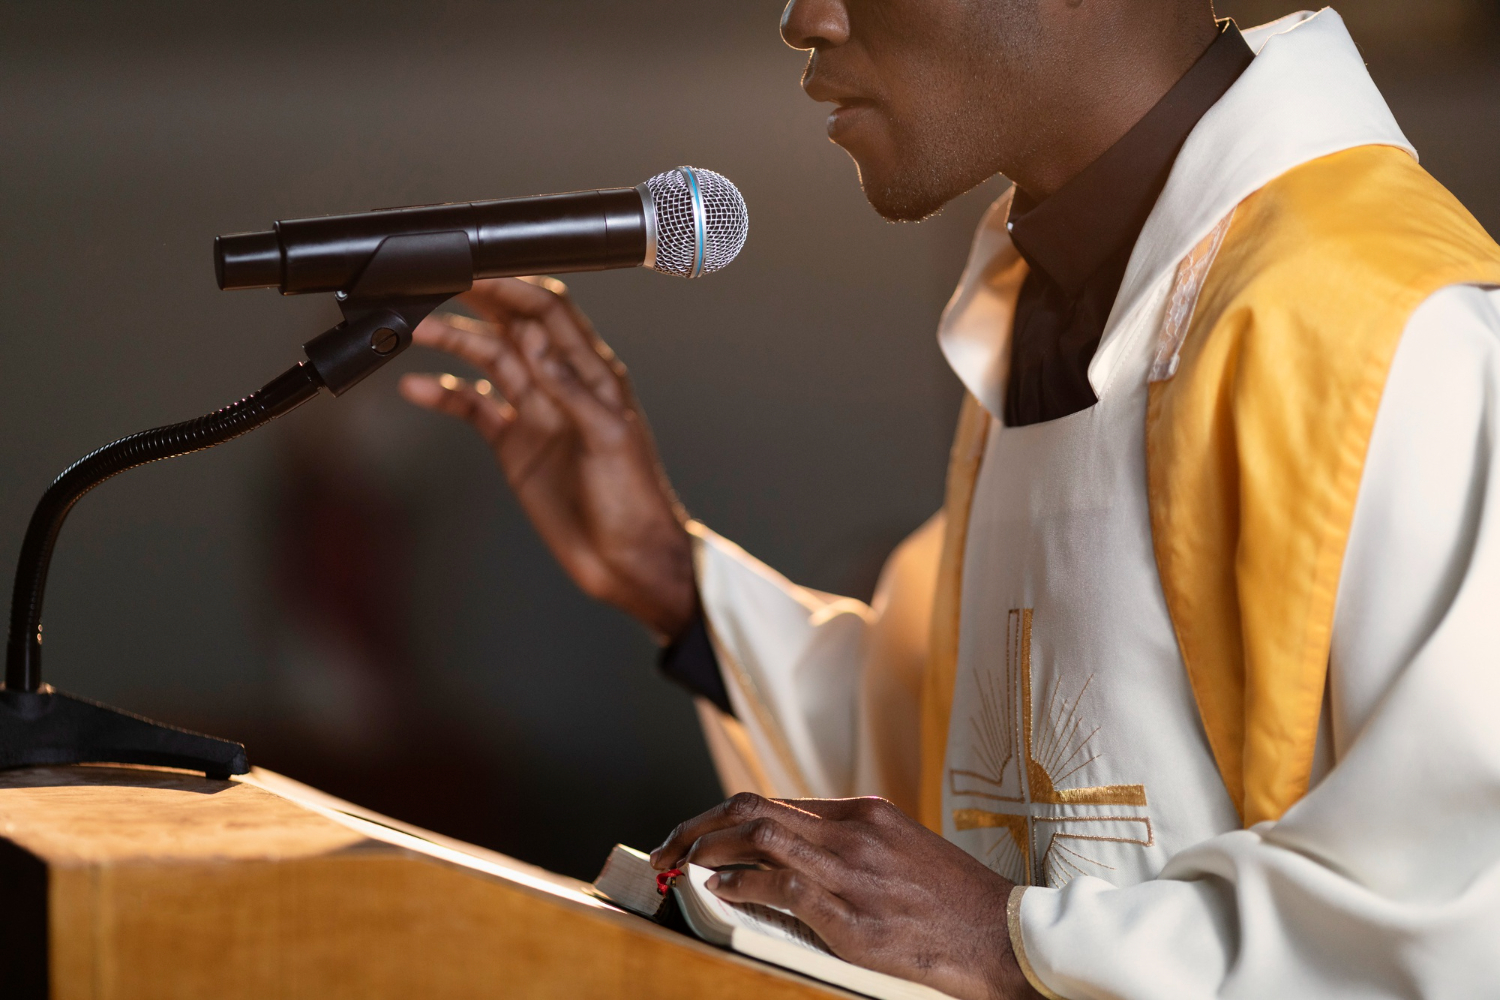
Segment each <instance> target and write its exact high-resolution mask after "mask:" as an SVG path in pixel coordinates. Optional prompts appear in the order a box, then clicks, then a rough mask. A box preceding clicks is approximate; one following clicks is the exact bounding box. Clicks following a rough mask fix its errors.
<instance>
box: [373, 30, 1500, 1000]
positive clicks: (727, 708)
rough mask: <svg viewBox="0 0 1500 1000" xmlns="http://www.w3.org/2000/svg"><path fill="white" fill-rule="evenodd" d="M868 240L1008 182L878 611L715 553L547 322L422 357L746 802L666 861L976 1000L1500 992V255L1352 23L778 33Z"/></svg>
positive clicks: (533, 285) (453, 338) (539, 306)
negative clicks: (944, 477)
mask: <svg viewBox="0 0 1500 1000" xmlns="http://www.w3.org/2000/svg"><path fill="white" fill-rule="evenodd" d="M782 35H783V37H784V38H785V39H786V41H787V42H788V43H789V44H791V45H793V46H794V47H796V48H799V49H806V50H809V51H810V52H811V59H810V62H809V64H808V68H807V72H806V74H805V75H804V77H803V85H804V87H805V89H806V90H807V92H808V94H809V95H810V96H812V97H813V98H814V99H816V100H820V101H827V102H831V103H832V104H834V105H835V109H834V111H833V113H832V114H831V116H830V118H829V125H828V128H829V134H830V137H831V138H832V139H833V140H834V141H835V142H837V143H839V144H840V145H841V146H843V147H844V148H845V149H846V150H848V151H849V153H850V154H851V155H852V156H853V158H854V160H855V161H856V163H857V164H858V167H859V173H860V179H861V182H862V185H863V187H864V190H865V193H866V195H867V197H868V198H869V200H870V202H871V204H872V205H873V206H874V208H875V209H876V210H877V211H878V212H880V213H881V214H882V215H884V216H886V217H887V218H891V219H919V218H922V217H924V216H926V215H928V214H930V213H932V212H934V211H936V210H937V209H938V208H939V207H941V206H942V205H943V204H944V203H945V202H947V201H948V200H950V199H952V198H954V197H956V196H957V195H958V194H960V193H962V192H963V191H965V190H968V189H969V188H971V187H973V186H974V185H975V184H977V183H979V182H981V181H982V180H984V179H985V178H987V177H989V176H992V175H994V174H996V173H1001V174H1004V175H1005V176H1006V177H1007V178H1009V179H1010V180H1011V181H1012V182H1013V186H1012V188H1011V189H1010V191H1009V192H1008V193H1007V194H1005V195H1004V196H1003V197H1001V199H1000V200H999V201H998V202H997V203H996V204H995V205H994V206H993V207H992V208H991V209H990V211H989V213H988V214H987V215H986V216H985V218H984V220H983V221H982V223H981V224H980V227H979V230H978V232H977V233H976V235H975V238H974V244H973V250H972V253H971V255H970V258H969V262H968V265H967V267H966V269H965V271H964V274H963V276H962V279H961V281H960V283H959V286H958V288H957V290H956V291H955V293H954V295H953V298H952V300H951V301H950V303H949V305H948V307H947V309H946V311H945V312H944V315H943V317H942V320H941V323H940V326H939V330H938V344H939V346H940V348H941V350H942V352H943V354H944V356H945V357H946V358H947V360H948V363H949V364H950V366H951V367H952V369H953V372H954V374H955V375H956V377H957V378H958V379H959V380H960V381H961V382H962V384H963V386H964V387H965V389H966V390H967V396H966V401H965V404H964V407H963V411H962V414H961V416H960V419H959V426H958V431H957V435H956V439H955V441H954V445H953V449H952V453H951V458H950V466H949V472H948V481H947V499H946V503H945V506H944V509H943V510H942V511H941V512H940V513H938V514H937V515H936V516H934V518H933V519H932V520H931V521H929V522H928V523H927V524H926V525H924V526H923V527H922V528H921V529H919V530H918V531H917V532H916V533H915V534H914V535H913V536H912V537H911V538H909V539H908V540H907V541H906V542H905V543H903V544H902V545H901V546H900V547H899V548H898V549H897V550H896V551H895V552H894V553H893V554H892V556H891V558H890V560H889V562H888V563H887V565H886V568H885V570H884V572H883V574H882V577H881V581H880V584H879V587H878V589H877V593H876V595H875V598H874V600H873V601H872V602H871V603H870V604H868V605H866V604H863V603H861V602H858V601H854V600H850V599H846V598H839V597H834V596H831V595H828V594H824V593H819V592H816V591H811V590H808V589H805V588H802V587H799V586H797V585H796V584H794V583H792V582H791V581H789V580H787V579H785V578H783V577H782V576H780V575H779V574H777V573H776V572H775V571H774V570H772V569H771V568H769V567H767V566H765V565H763V564H762V563H760V562H757V561H756V560H755V559H754V558H753V557H752V556H750V555H749V554H747V553H746V552H744V551H743V550H741V549H739V548H738V547H736V546H735V545H734V544H733V543H732V542H730V541H728V540H726V539H724V538H721V537H719V536H718V535H716V534H714V533H713V531H711V530H710V529H709V528H708V527H706V526H704V525H701V524H698V523H697V522H694V521H692V520H690V519H688V518H687V517H686V516H685V514H684V513H683V512H682V510H681V508H680V506H679V505H678V504H677V502H676V500H675V498H674V497H673V494H672V492H671V490H670V487H669V486H668V485H667V482H666V480H665V477H664V476H663V474H662V472H661V470H660V466H659V463H658V462H657V460H656V457H655V454H654V451H653V448H652V444H651V440H650V437H649V434H648V433H647V430H646V425H645V422H644V420H643V419H642V417H641V415H640V413H639V411H638V409H637V407H636V405H635V403H634V401H633V399H632V397H631V394H630V390H629V385H628V381H627V380H626V378H625V375H624V372H623V369H622V368H621V367H620V365H619V363H618V361H617V360H616V359H615V357H614V356H613V354H611V353H610V351H609V349H608V348H607V347H605V346H604V344H603V343H602V341H600V339H599V338H598V336H597V335H596V333H595V332H594V331H593V329H592V328H591V327H590V325H589V323H588V321H587V319H586V318H585V317H584V316H583V315H582V314H581V313H580V312H579V310H578V309H577V308H576V306H575V305H574V304H573V303H572V302H571V301H570V300H569V299H568V298H567V296H566V293H565V290H564V289H563V288H562V287H561V286H560V285H559V284H557V283H555V282H552V281H550V280H545V279H539V280H535V281H514V280H506V281H497V282H490V283H482V284H481V285H479V286H478V287H476V289H475V290H474V291H473V292H472V293H470V295H469V297H468V301H469V303H470V304H471V305H472V306H473V307H474V310H475V311H476V312H477V313H478V314H479V315H480V316H482V317H484V319H485V322H471V321H465V320H461V319H458V318H450V319H446V320H433V321H429V322H428V323H427V324H425V325H424V326H423V327H422V328H421V329H420V330H419V331H418V342H420V343H424V344H427V345H429V346H433V347H438V348H440V349H444V350H448V351H450V352H452V353H453V354H455V355H457V356H458V357H461V358H463V359H465V360H467V361H469V362H472V363H473V364H475V365H477V366H479V367H480V368H481V369H483V370H484V371H485V373H486V375H487V376H488V380H487V381H488V382H489V383H493V388H491V386H490V385H489V384H481V383H473V382H468V381H465V380H461V379H455V378H453V377H451V376H443V377H442V378H431V377H425V376H408V377H407V378H406V379H405V380H404V381H403V385H402V391H403V392H404V393H405V394H406V396H407V397H408V398H409V399H411V400H412V401H414V402H416V403H418V404H420V405H424V406H428V407H432V408H434V409H438V410H441V411H443V412H447V413H451V414H454V415H456V416H459V417H462V418H464V419H466V420H468V421H469V422H470V423H471V424H472V425H473V426H474V427H475V428H476V429H477V430H478V431H479V432H480V433H481V434H482V435H484V437H485V438H486V440H487V441H488V442H489V443H490V445H491V446H492V448H493V450H494V451H495V454H496V456H497V458H498V460H499V462H500V464H501V466H502V467H503V468H504V470H505V472H506V475H507V477H508V479H509V482H510V484H511V486H512V488H513V489H514V490H515V492H516V495H517V496H518V498H519V499H520V502H521V503H522V505H523V506H524V507H525V509H526V510H527V511H528V513H529V514H530V516H531V517H532V519H533V521H534V523H535V524H536V526H537V529H538V531H539V532H540V534H541V535H542V537H543V538H544V539H545V540H546V542H547V543H548V545H549V546H550V547H551V549H552V551H553V552H554V554H555V555H556V556H557V558H558V559H559V560H560V562H561V563H562V565H563V566H564V567H565V568H566V569H567V571H568V572H569V573H570V574H571V575H572V577H573V578H574V580H576V581H577V583H578V584H579V586H581V587H582V588H583V589H584V590H585V591H586V592H588V593H589V594H591V595H593V596H595V597H597V598H599V599H601V600H605V601H608V602H610V603H612V604H615V605H616V606H618V607H621V608H623V609H625V610H626V611H628V612H630V613H632V614H633V615H635V616H636V617H637V618H639V619H640V620H641V621H642V622H644V623H645V624H646V625H647V626H648V627H649V628H651V629H652V630H653V631H654V632H655V633H656V634H657V635H658V636H659V637H660V638H661V639H662V641H663V643H664V645H665V647H666V652H665V654H664V666H665V668H666V669H667V670H668V672H669V673H670V674H672V675H673V676H675V677H677V678H678V679H680V680H682V681H683V682H684V683H685V684H687V685H688V686H689V687H691V688H692V689H693V690H694V691H695V692H696V693H697V694H699V695H700V698H699V701H698V704H699V707H700V715H701V717H702V720H703V724H704V726H705V730H706V732H707V735H708V739H709V744H710V747H711V749H712V750H713V753H714V755H715V760H716V763H717V765H718V768H719V771H720V775H721V777H722V779H723V781H724V784H725V785H726V788H727V789H729V790H730V791H734V792H738V793H739V794H735V795H734V796H733V797H732V798H730V799H729V800H728V801H727V802H725V803H724V804H723V805H721V806H719V807H717V808H715V809H714V810H711V811H710V812H708V813H706V814H704V815H702V816H699V817H696V818H693V819H690V820H687V821H686V822H684V823H683V824H682V825H681V826H679V827H678V828H677V829H676V830H674V831H673V832H672V834H671V836H670V837H668V839H667V840H666V842H665V843H663V844H662V846H661V847H660V848H658V849H657V851H656V853H655V854H654V855H653V861H654V862H655V863H656V864H657V866H658V867H659V868H668V867H671V866H675V865H678V864H680V863H682V862H683V861H693V862H696V863H699V864H703V865H708V866H711V867H720V866H725V865H730V864H746V863H750V864H754V865H756V866H757V867H755V868H751V869H739V870H733V871H725V872H722V873H721V874H719V875H718V876H716V879H715V881H714V882H712V883H711V885H712V886H714V888H715V891H716V892H718V893H719V894H720V895H722V896H723V897H724V898H726V899H731V900H742V901H754V902H760V903H768V904H771V905H775V906H781V907H784V908H786V909H789V910H791V911H792V912H794V913H796V914H798V915H799V916H801V917H802V918H803V919H805V920H806V921H807V922H808V923H809V924H810V925H811V926H812V927H813V928H814V929H815V930H817V931H818V933H819V934H821V935H822V936H823V938H824V939H825V940H826V941H827V942H828V944H829V945H830V946H831V947H832V948H833V949H834V951H836V952H837V953H838V954H840V955H841V956H843V957H844V958H847V959H849V960H850V961H853V962H856V963H860V964H863V965H867V966H870V967H872V968H876V969H879V970H881V971H885V972H890V973H894V974H896V975H900V976H905V977H907V978H909V979H913V980H917V981H920V982H924V983H928V984H930V985H932V986H935V987H937V988H939V989H941V990H944V991H946V992H948V993H950V994H952V995H954V996H958V997H976V998H977V997H1020V996H1037V995H1041V996H1047V997H1067V998H1073V1000H1082V998H1096V997H1097V998H1105V997H1110V998H1114V997H1132V998H1133V997H1142V998H1144V997H1193V998H1197V997H1203V998H1207V997H1219V996H1226V997H1228V996H1236V997H1270V996H1286V997H1293V996H1296V997H1302V996H1355V995H1357V996H1379V997H1395V996H1431V997H1449V996H1451V997H1472V996H1479V995H1489V994H1491V993H1493V992H1494V991H1495V989H1496V985H1495V984H1496V983H1500V948H1497V947H1496V941H1497V937H1496V928H1497V927H1500V724H1497V722H1496V719H1497V717H1500V652H1497V650H1500V455H1497V452H1496V449H1497V445H1500V292H1496V291H1493V290H1492V289H1494V288H1496V287H1497V286H1500V247H1497V246H1496V245H1495V243H1494V242H1493V241H1492V240H1491V239H1490V238H1489V236H1488V235H1486V233H1485V232H1484V231H1483V229H1482V228H1481V227H1480V226H1479V225H1478V223H1476V222H1475V220H1474V219H1473V218H1472V217H1471V216H1470V215H1469V214H1468V213H1467V212H1466V211H1465V210H1464V208H1463V207H1462V206H1461V205H1460V204H1459V203H1458V202H1457V201H1456V200H1455V199H1454V198H1453V197H1452V196H1451V195H1450V194H1449V193H1448V192H1447V191H1445V190H1444V189H1443V188H1442V187H1441V186H1440V185H1438V184H1437V183H1436V182H1435V181H1434V180H1433V179H1432V178H1431V177H1430V176H1429V175H1427V174H1426V173H1425V172H1424V171H1423V170H1422V169H1421V167H1420V166H1419V165H1418V162H1417V153H1416V150H1414V149H1413V148H1412V146H1411V144H1410V143H1409V142H1408V141H1407V139H1406V138H1405V136H1404V135H1403V134H1402V132H1401V130H1400V128H1399V127H1398V126H1397V124H1396V122H1395V120H1394V118H1393V117H1392V115H1391V113H1390V111H1389V110H1388V108H1387V107H1386V104H1385V102H1384V101H1383V100H1382V98H1381V96H1380V94H1379V92H1378V91H1377V90H1376V88H1375V86H1374V85H1373V83H1372V82H1371V80H1370V78H1369V76H1368V74H1367V73H1366V71H1365V68H1364V64H1363V62H1362V60H1361V58H1360V56H1359V52H1358V50H1357V49H1356V48H1355V46H1354V43H1353V42H1352V40H1351V39H1350V37H1349V35H1348V33H1347V31H1346V30H1345V27H1344V25H1343V22H1342V21H1341V20H1340V18H1339V16H1338V15H1337V14H1336V13H1335V12H1333V11H1332V10H1324V11H1322V12H1320V13H1317V14H1296V15H1292V16H1289V17H1287V18H1283V19H1282V20H1280V21H1277V22H1274V23H1272V24H1268V25H1265V26H1263V27H1259V28H1255V29H1253V30H1248V31H1244V32H1241V31H1240V30H1239V29H1238V28H1236V26H1235V25H1234V24H1232V23H1230V22H1227V21H1224V22H1216V21H1215V20H1214V18H1213V13H1212V9H1211V6H1210V4H1209V3H1208V2H1206V0H996V2H992V3H962V2H956V0H792V2H791V3H790V4H788V6H787V8H786V11H785V14H784V15H783V19H782Z"/></svg>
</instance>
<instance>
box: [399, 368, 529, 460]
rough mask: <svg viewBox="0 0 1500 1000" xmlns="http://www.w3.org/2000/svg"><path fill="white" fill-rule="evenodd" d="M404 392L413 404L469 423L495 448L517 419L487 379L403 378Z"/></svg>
mask: <svg viewBox="0 0 1500 1000" xmlns="http://www.w3.org/2000/svg"><path fill="white" fill-rule="evenodd" d="M400 392H401V395H402V396H404V397H406V399H407V400H408V401H409V402H412V403H415V404H416V405H418V406H421V407H425V408H426V409H429V410H436V411H437V412H439V413H446V414H448V415H449V416H452V417H458V418H459V419H460V420H463V421H464V422H466V423H468V424H469V425H470V426H472V427H473V428H474V429H475V430H476V431H478V432H479V434H480V436H481V437H483V438H484V439H485V441H486V442H488V443H489V445H490V447H492V448H495V447H498V446H499V444H500V438H501V437H502V436H503V435H504V433H505V431H506V430H507V429H508V428H509V427H510V426H511V424H513V423H514V422H515V419H516V411H515V408H514V407H512V406H511V405H510V404H509V403H507V402H505V401H504V400H501V399H498V398H496V396H495V394H494V390H493V388H492V387H491V385H490V383H489V382H487V381H485V380H484V379H480V380H479V381H477V382H471V381H469V380H468V379H461V378H457V377H455V376H453V375H403V376H401V382H400Z"/></svg>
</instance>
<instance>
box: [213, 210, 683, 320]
mask: <svg viewBox="0 0 1500 1000" xmlns="http://www.w3.org/2000/svg"><path fill="white" fill-rule="evenodd" d="M645 187H646V185H641V187H640V188H605V189H601V190H597V191H577V192H572V193H569V194H548V195H538V196H535V197H530V198H507V199H502V200H499V201H475V202H457V203H453V204H447V205H428V206H419V207H415V208H394V209H386V210H383V211H376V212H364V213H360V214H358V215H333V216H324V217H322V218H314V219H294V220H289V221H285V222H278V223H276V224H275V228H274V229H272V230H271V231H269V232H261V233H237V234H234V235H228V236H219V237H216V238H215V240H214V272H215V276H216V277H217V278H218V282H219V287H220V288H221V289H239V288H278V289H280V290H281V292H282V294H284V295H299V294H304V293H309V292H337V291H347V290H349V289H350V288H352V287H354V286H355V284H356V283H357V282H358V281H359V279H360V276H361V274H363V272H364V270H365V268H366V266H367V265H369V264H370V262H371V261H372V260H373V259H374V258H375V256H376V254H377V252H378V251H379V250H380V249H381V245H382V244H383V243H385V242H386V241H387V240H390V239H392V238H402V237H414V236H428V235H433V234H455V235H456V234H459V233H462V234H463V235H464V237H465V241H466V242H467V244H468V248H469V255H470V258H471V264H472V269H471V270H472V277H474V278H500V277H514V276H517V275H523V274H541V273H562V272H570V271H597V270H604V269H607V268H617V267H639V266H641V265H647V266H650V265H651V264H652V263H653V260H654V257H655V254H656V240H655V228H656V227H655V212H654V205H653V203H652V201H651V198H650V195H649V192H647V191H646V190H645ZM413 291H417V289H415V288H414V289H413Z"/></svg>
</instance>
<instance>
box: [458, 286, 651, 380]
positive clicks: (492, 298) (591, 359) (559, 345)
mask: <svg viewBox="0 0 1500 1000" xmlns="http://www.w3.org/2000/svg"><path fill="white" fill-rule="evenodd" d="M459 298H460V300H461V301H462V302H464V303H465V304H467V305H469V306H470V307H472V308H473V309H474V310H475V311H477V312H480V313H481V314H483V315H485V316H487V317H489V318H491V319H493V320H494V321H495V322H496V323H504V324H513V323H515V322H516V321H517V320H521V319H529V320H533V321H535V322H537V323H539V324H540V328H541V329H542V330H543V331H544V332H545V333H546V334H547V339H548V346H549V349H550V350H549V353H550V352H555V353H557V354H559V355H561V356H562V357H563V358H564V359H565V360H566V361H567V363H568V364H569V365H571V366H572V368H573V370H574V372H575V373H576V375H577V378H578V380H579V381H580V382H581V383H582V384H583V385H585V386H586V387H587V388H588V389H589V391H590V392H592V393H593V394H594V395H595V396H596V397H597V398H598V399H599V401H600V402H602V403H604V404H605V405H606V406H607V407H610V408H612V409H620V408H622V407H624V406H625V405H626V403H627V401H628V398H629V394H628V392H627V391H626V387H625V383H624V368H623V366H622V365H620V363H619V360H618V359H617V358H616V357H615V355H614V352H613V351H611V350H610V349H609V348H608V347H606V346H605V345H604V343H603V341H601V340H600V339H599V336H598V334H596V333H595V332H594V328H593V325H592V324H591V323H589V321H588V318H587V317H586V316H584V314H583V312H582V311H581V310H580V309H578V307H577V306H576V305H574V304H573V302H572V300H571V299H570V298H569V297H568V290H567V286H565V285H564V284H563V283H562V282H560V281H558V280H556V279H555V278H526V279H521V278H494V279H490V280H486V281H477V282H475V283H474V287H473V288H472V289H470V290H469V291H468V292H465V293H464V294H463V295H462V296H460V297H459Z"/></svg>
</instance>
